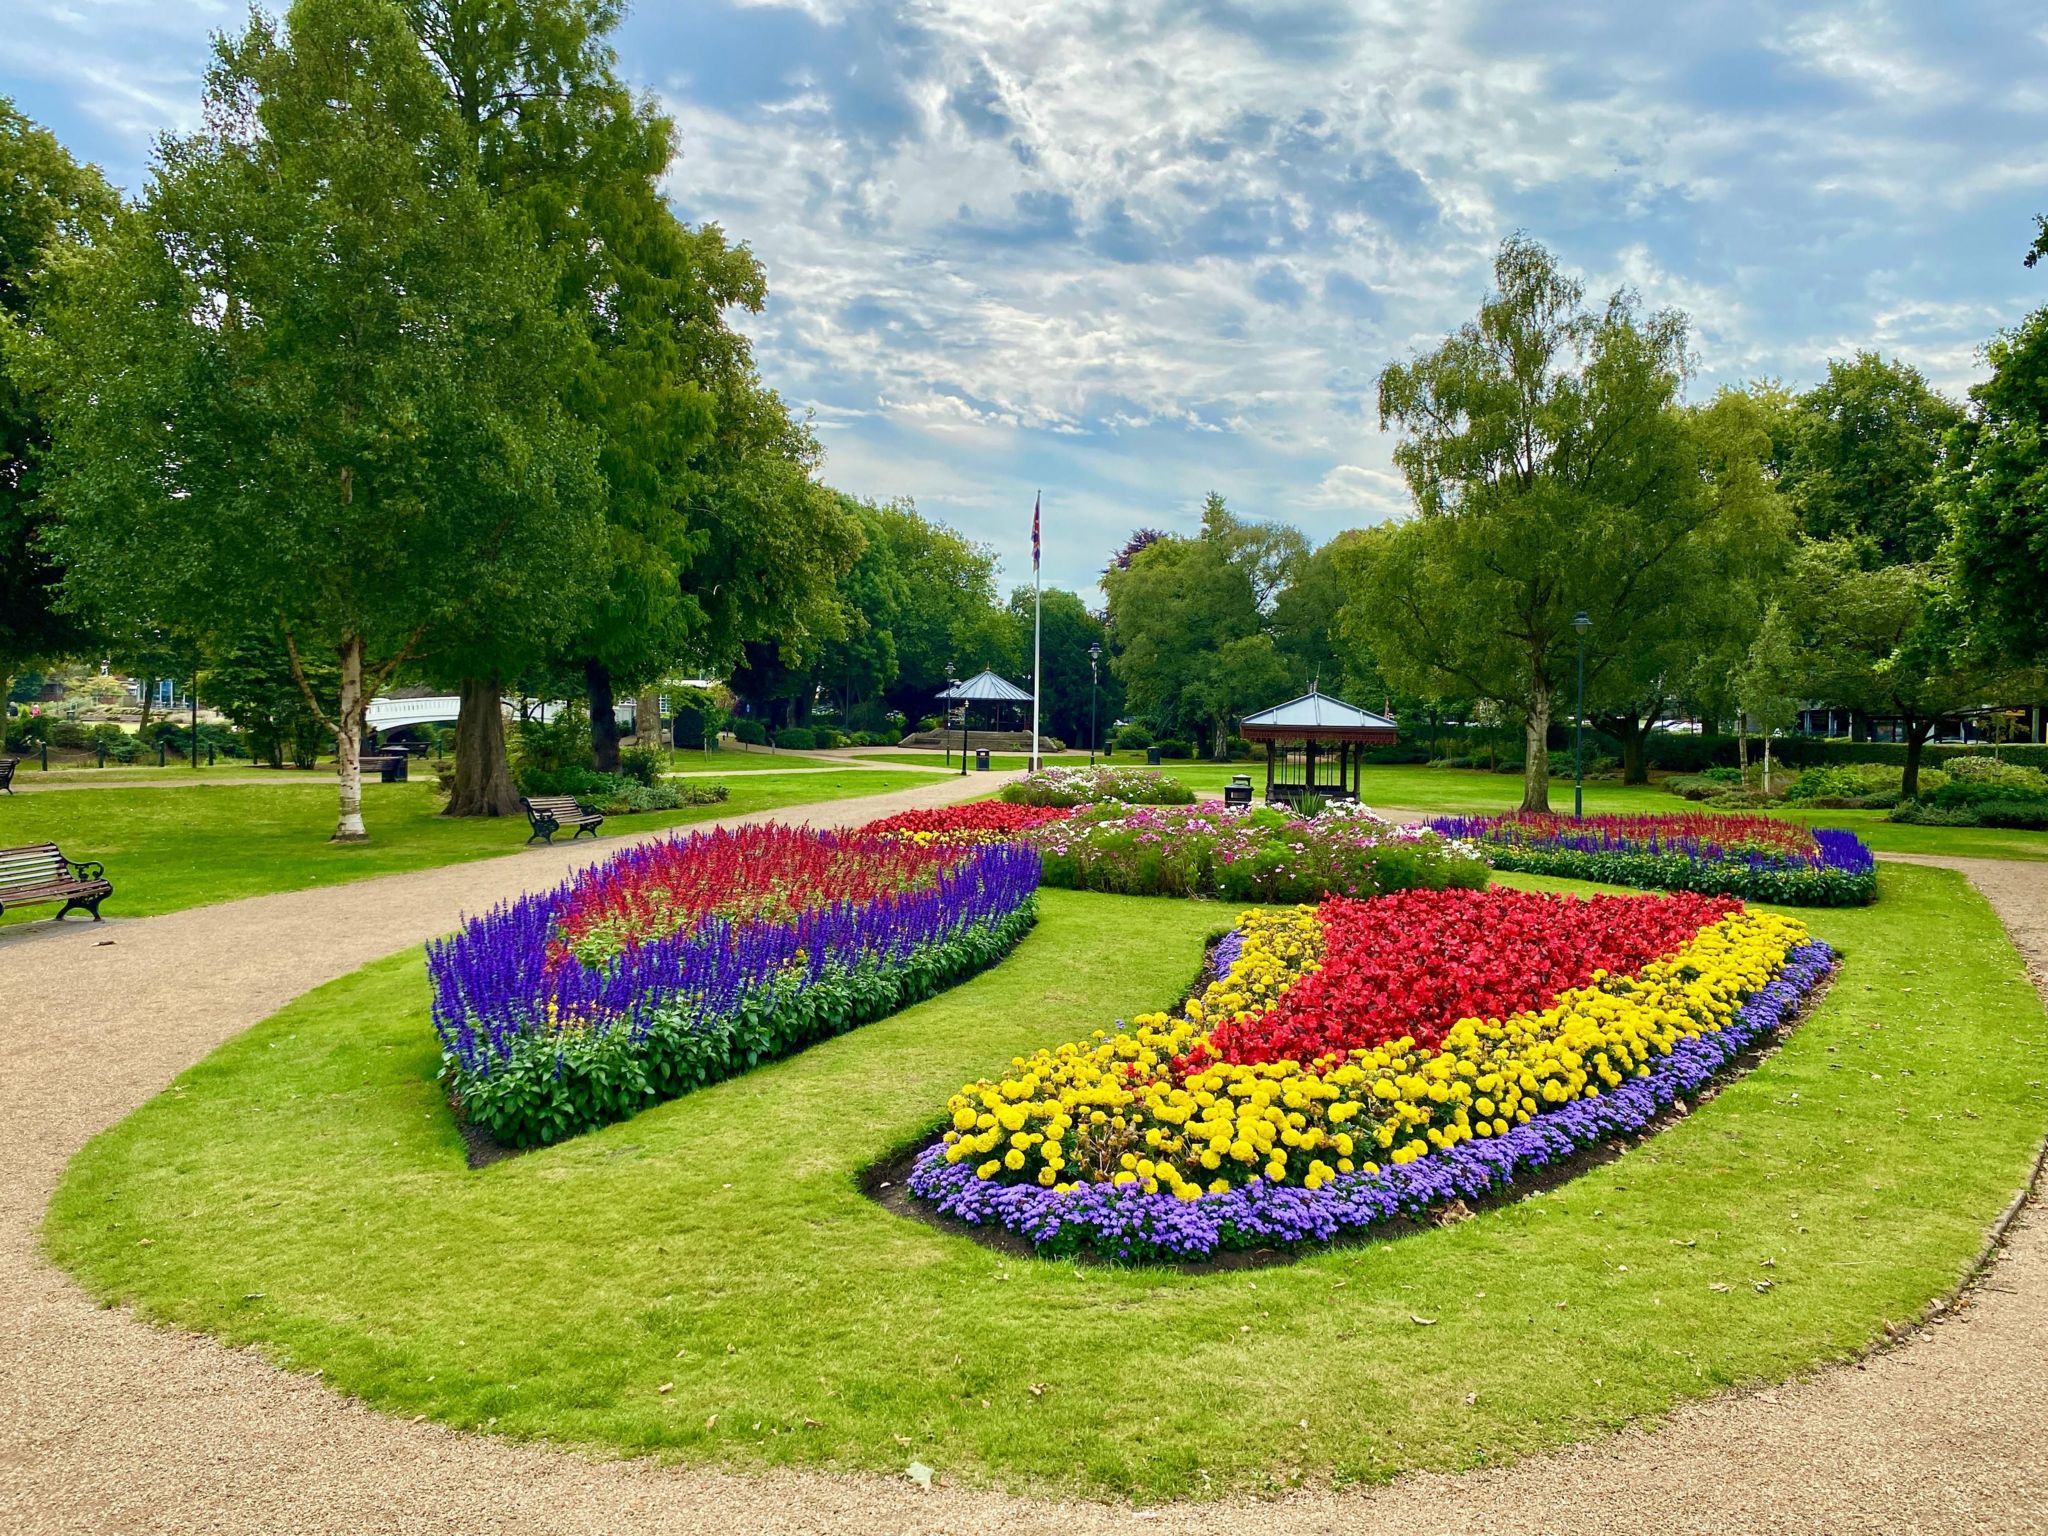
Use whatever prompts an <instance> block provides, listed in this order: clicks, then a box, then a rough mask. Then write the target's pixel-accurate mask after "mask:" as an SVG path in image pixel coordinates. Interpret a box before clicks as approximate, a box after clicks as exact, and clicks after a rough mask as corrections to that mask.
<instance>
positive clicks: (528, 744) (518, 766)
mask: <svg viewBox="0 0 2048 1536" xmlns="http://www.w3.org/2000/svg"><path fill="white" fill-rule="evenodd" d="M589 743H590V734H589V725H588V723H587V722H586V721H585V719H584V715H583V711H582V709H581V708H580V707H579V706H577V705H574V704H570V705H567V706H565V707H563V708H562V709H561V710H559V711H557V712H556V714H555V717H554V718H553V719H552V720H544V719H542V718H541V717H540V716H539V715H534V716H532V717H531V718H529V719H525V720H521V721H520V722H519V724H518V726H517V727H515V728H514V730H513V732H512V766H513V769H514V770H515V771H516V772H517V773H518V775H519V779H520V783H521V784H522V785H523V784H526V783H527V782H529V780H530V779H531V778H532V777H533V776H535V775H543V774H546V775H552V774H558V773H561V772H563V771H564V770H567V769H571V768H576V769H587V768H588V767H589V761H590V746H589ZM526 792H527V793H528V794H530V795H542V794H571V793H573V791H571V790H566V789H563V790H545V789H529V790H527V791H526Z"/></svg>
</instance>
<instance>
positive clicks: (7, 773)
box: [0, 757, 21, 795]
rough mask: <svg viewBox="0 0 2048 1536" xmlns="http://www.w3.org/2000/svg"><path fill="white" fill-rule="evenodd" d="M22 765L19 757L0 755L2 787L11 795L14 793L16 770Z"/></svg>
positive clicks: (0, 787) (0, 783)
mask: <svg viewBox="0 0 2048 1536" xmlns="http://www.w3.org/2000/svg"><path fill="white" fill-rule="evenodd" d="M20 766H21V759H20V758H18V757H0V789H4V790H6V791H7V793H9V794H10V795H11V794H13V793H14V770H15V769H17V768H19V767H20Z"/></svg>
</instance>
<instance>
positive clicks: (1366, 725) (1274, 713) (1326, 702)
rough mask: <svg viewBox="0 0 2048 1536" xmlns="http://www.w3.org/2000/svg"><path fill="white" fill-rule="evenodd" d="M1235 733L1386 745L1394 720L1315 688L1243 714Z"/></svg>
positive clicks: (1271, 738) (1251, 737) (1273, 738)
mask: <svg viewBox="0 0 2048 1536" xmlns="http://www.w3.org/2000/svg"><path fill="white" fill-rule="evenodd" d="M1238 733H1239V734H1240V735H1242V736H1243V737H1244V738H1245V739H1246V740H1247V741H1359V742H1365V743H1368V744H1370V745H1373V746H1386V745H1389V744H1391V743H1392V742H1393V740H1394V738H1395V726H1394V722H1393V721H1391V720H1389V719H1388V718H1387V717H1386V716H1385V715H1376V714H1374V713H1373V712H1372V711H1371V710H1369V709H1360V708H1358V707H1357V706H1356V705H1354V704H1346V703H1345V702H1344V701H1343V700H1342V699H1337V698H1332V697H1331V696H1330V695H1329V694H1327V693H1321V692H1319V691H1317V690H1316V689H1314V688H1311V689H1309V691H1308V692H1307V693H1304V694H1303V695H1302V696H1301V697H1300V698H1298V699H1289V700H1288V701H1287V702H1286V703H1285V704H1275V705H1274V706H1273V707H1272V708H1271V709H1262V710H1260V711H1259V712H1258V713H1257V714H1253V715H1246V716H1245V717H1244V721H1243V723H1242V724H1241V725H1240V726H1239V728H1238Z"/></svg>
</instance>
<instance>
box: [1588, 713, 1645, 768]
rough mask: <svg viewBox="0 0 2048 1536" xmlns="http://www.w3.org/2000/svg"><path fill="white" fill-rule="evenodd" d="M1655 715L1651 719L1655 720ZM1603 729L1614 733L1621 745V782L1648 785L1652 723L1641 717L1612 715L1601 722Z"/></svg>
mask: <svg viewBox="0 0 2048 1536" xmlns="http://www.w3.org/2000/svg"><path fill="white" fill-rule="evenodd" d="M1655 718H1656V716H1655V714H1654V713H1653V714H1652V715H1651V719H1655ZM1599 723H1600V725H1601V727H1602V728H1603V729H1605V730H1607V731H1609V732H1610V733H1612V735H1613V737H1614V739H1615V740H1616V741H1618V742H1620V743H1621V782H1622V783H1624V784H1647V783H1649V782H1650V761H1649V747H1650V722H1649V720H1645V719H1643V718H1642V717H1641V716H1639V715H1634V714H1627V715H1610V716H1608V717H1607V718H1605V719H1603V720H1602V721H1600V722H1599Z"/></svg>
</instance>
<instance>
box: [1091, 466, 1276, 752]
mask: <svg viewBox="0 0 2048 1536" xmlns="http://www.w3.org/2000/svg"><path fill="white" fill-rule="evenodd" d="M1307 557H1308V546H1307V541H1306V540H1305V539H1304V538H1303V537H1302V535H1301V534H1300V533H1299V532H1298V531H1297V530H1295V529H1292V528H1287V527H1283V526H1279V525H1272V524H1261V523H1253V522H1248V521H1246V520H1245V519H1243V518H1240V517H1238V516H1236V515H1235V514H1233V513H1232V512H1231V511H1230V509H1229V508H1228V507H1227V506H1225V504H1224V501H1223V498H1222V497H1221V496H1218V495H1216V494H1214V493H1213V492H1212V493H1211V494H1210V496H1209V498H1208V500H1207V502H1206V503H1205V504H1204V507H1203V510H1202V530H1201V532H1200V533H1199V534H1198V535H1196V536H1195V537H1193V538H1181V537H1178V536H1174V535H1167V536H1162V537H1160V538H1157V539H1154V540H1152V541H1151V542H1150V543H1148V544H1147V545H1146V546H1145V547H1144V548H1143V549H1141V550H1139V551H1138V552H1137V554H1135V555H1134V556H1133V557H1132V558H1131V559H1130V561H1129V563H1128V564H1127V565H1126V566H1124V567H1122V568H1115V567H1113V568H1112V569H1111V570H1109V571H1108V572H1106V573H1105V574H1104V576H1103V590H1104V592H1105V593H1107V595H1108V598H1109V621H1110V628H1111V630H1112V631H1113V632H1114V633H1115V635H1116V640H1117V644H1118V646H1119V647H1120V649H1119V650H1118V652H1117V655H1116V657H1115V660H1114V662H1113V667H1114V670H1115V672H1116V675H1117V676H1118V678H1120V679H1121V680H1122V682H1123V685H1124V693H1125V699H1126V702H1127V703H1128V706H1129V707H1130V708H1131V709H1133V710H1136V711H1137V712H1138V713H1140V714H1143V715H1145V716H1147V717H1148V718H1150V719H1152V720H1153V721H1154V722H1155V723H1157V724H1158V725H1159V726H1160V727H1161V728H1162V729H1167V730H1172V731H1176V732H1179V731H1193V732H1197V733H1199V734H1200V735H1201V736H1203V737H1204V739H1205V740H1207V741H1208V742H1209V743H1210V744H1211V745H1212V746H1213V747H1214V748H1215V749H1216V750H1217V751H1219V752H1220V751H1221V750H1222V747H1223V743H1224V740H1225V739H1226V738H1227V737H1228V736H1229V735H1230V732H1231V729H1232V726H1233V724H1234V723H1235V721H1236V720H1237V718H1238V717H1239V716H1241V715H1244V714H1247V713H1249V712H1250V711H1252V710H1256V709H1262V708H1264V707H1265V706H1267V705H1269V704H1276V703H1279V702H1280V701H1281V700H1283V699H1285V698H1287V697H1289V696H1290V694H1291V693H1292V692H1293V691H1295V689H1294V679H1293V677H1292V675H1291V673H1290V669H1289V666H1288V662H1287V660H1286V658H1285V657H1284V656H1283V655H1282V653H1281V651H1280V648H1279V645H1278V643H1277V642H1276V640H1275V638H1274V635H1273V632H1272V614H1273V605H1274V602H1275V600H1276V599H1277V597H1278V595H1279V593H1280V592H1281V591H1282V590H1283V589H1284V588H1285V587H1286V586H1287V584H1288V582H1289V580H1290V579H1291V577H1292V576H1293V575H1294V573H1295V572H1297V571H1298V570H1299V569H1300V567H1301V565H1302V564H1303V562H1304V561H1305V560H1306V559H1307Z"/></svg>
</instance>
